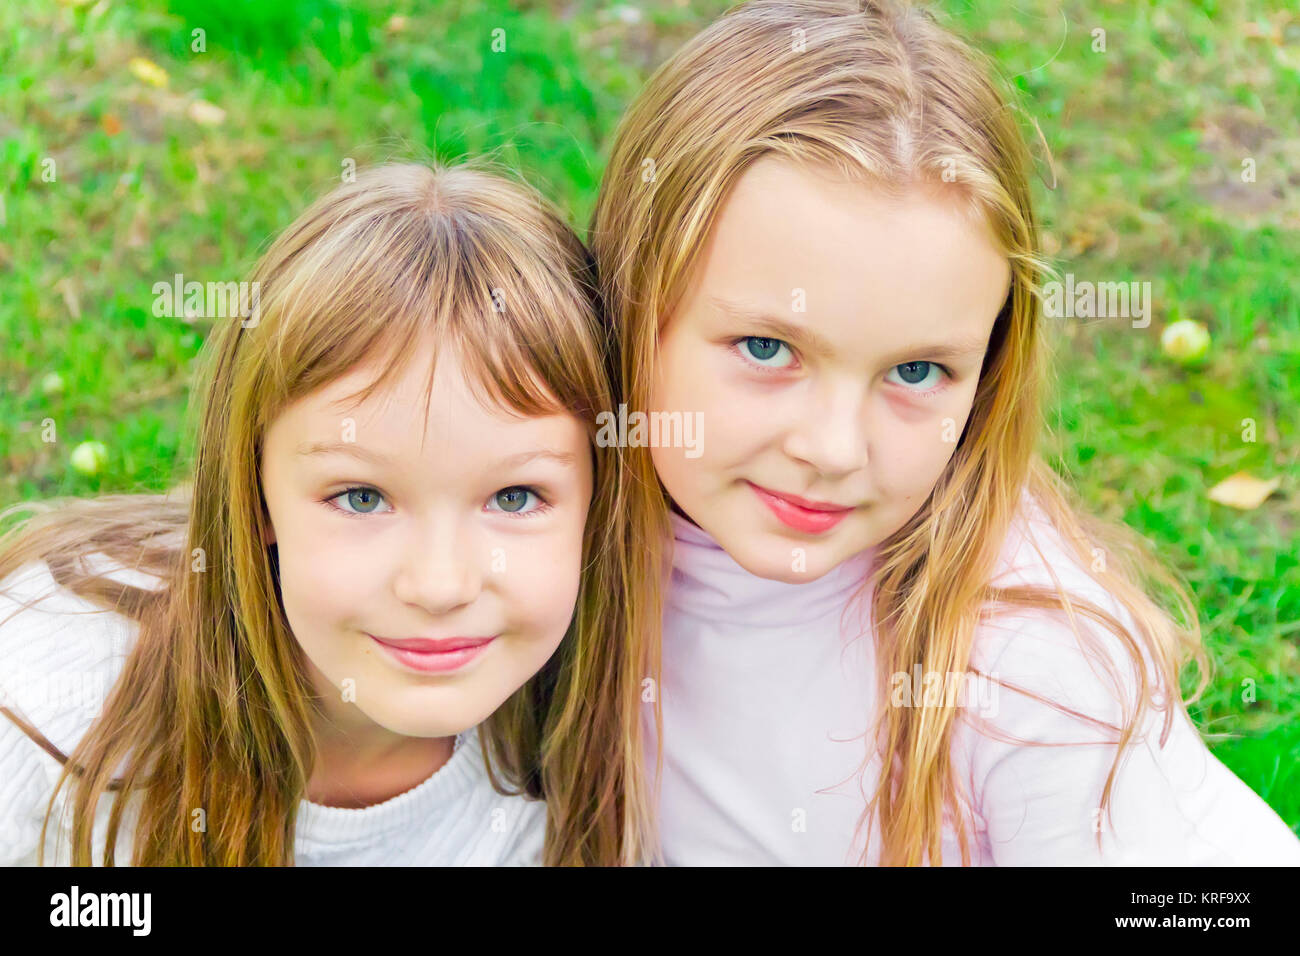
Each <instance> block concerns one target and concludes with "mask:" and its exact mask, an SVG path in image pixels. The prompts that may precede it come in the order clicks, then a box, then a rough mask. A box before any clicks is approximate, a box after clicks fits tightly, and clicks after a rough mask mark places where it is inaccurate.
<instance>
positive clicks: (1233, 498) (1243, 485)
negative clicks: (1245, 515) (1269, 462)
mask: <svg viewBox="0 0 1300 956" xmlns="http://www.w3.org/2000/svg"><path fill="white" fill-rule="evenodd" d="M1280 484H1282V479H1281V478H1270V479H1269V480H1268V481H1261V480H1260V479H1258V478H1253V477H1251V476H1250V475H1248V474H1246V473H1245V472H1244V471H1239V472H1237V473H1236V474H1235V475H1232V476H1231V477H1228V478H1225V479H1223V481H1221V482H1219V483H1218V484H1217V485H1215V486H1214V487H1213V488H1211V489H1210V500H1211V501H1217V502H1218V503H1219V504H1221V505H1227V506H1228V507H1229V508H1240V509H1241V510H1242V511H1252V510H1254V509H1255V508H1258V507H1259V506H1260V505H1262V504H1263V503H1264V499H1265V498H1267V497H1268V496H1269V495H1271V494H1272V493H1273V492H1275V491H1277V487H1278V485H1280Z"/></svg>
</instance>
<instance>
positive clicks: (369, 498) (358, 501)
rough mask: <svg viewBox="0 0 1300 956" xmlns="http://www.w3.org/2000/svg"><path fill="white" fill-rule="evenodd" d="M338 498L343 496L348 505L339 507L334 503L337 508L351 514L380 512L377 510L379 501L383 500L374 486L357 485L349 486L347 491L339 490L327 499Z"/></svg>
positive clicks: (334, 499)
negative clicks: (354, 486)
mask: <svg viewBox="0 0 1300 956" xmlns="http://www.w3.org/2000/svg"><path fill="white" fill-rule="evenodd" d="M340 498H343V499H345V500H346V501H347V504H348V507H347V508H339V506H338V505H335V507H336V508H339V510H340V511H342V512H343V513H344V514H346V515H350V516H351V515H370V514H380V513H381V512H379V511H378V508H379V502H381V501H382V500H383V498H384V496H383V495H381V494H380V493H379V492H378V491H376V490H375V489H374V488H367V487H365V486H359V487H356V488H349V489H348V490H347V491H342V492H339V493H338V494H337V495H335V496H334V497H333V498H331V499H329V500H330V501H331V502H336V501H338V500H339V499H340ZM349 509H354V510H349ZM390 510H391V509H390Z"/></svg>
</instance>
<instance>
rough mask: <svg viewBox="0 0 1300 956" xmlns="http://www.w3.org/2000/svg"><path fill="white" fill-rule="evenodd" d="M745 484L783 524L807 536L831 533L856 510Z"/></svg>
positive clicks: (750, 483)
mask: <svg viewBox="0 0 1300 956" xmlns="http://www.w3.org/2000/svg"><path fill="white" fill-rule="evenodd" d="M745 484H747V485H749V487H751V488H753V489H754V494H756V495H757V496H758V500H759V501H761V502H763V504H765V505H767V507H768V508H769V509H770V510H771V512H772V513H773V514H774V515H776V517H777V518H778V519H779V520H780V521H781V522H782V523H783V524H785V525H788V526H789V527H791V528H794V529H795V530H796V531H802V532H804V533H805V534H821V533H822V532H823V531H829V530H830V529H831V528H833V527H835V526H836V525H837V524H839V523H840V522H841V521H843V520H844V519H845V518H846V517H848V515H849V514H850V513H851V512H852V511H853V510H854V509H853V508H841V507H839V506H838V505H830V504H826V503H825V502H818V501H808V500H807V499H806V498H800V497H798V496H797V495H787V494H783V493H778V492H775V491H769V490H768V489H767V488H763V487H760V486H759V485H756V484H754V483H753V482H752V481H747V482H745Z"/></svg>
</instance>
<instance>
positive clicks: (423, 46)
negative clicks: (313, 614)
mask: <svg viewBox="0 0 1300 956" xmlns="http://www.w3.org/2000/svg"><path fill="white" fill-rule="evenodd" d="M726 6H727V4H726V3H722V2H716V0H699V2H692V3H690V4H689V5H687V4H686V3H677V2H672V0H659V2H654V3H648V2H643V3H636V4H609V3H597V2H592V0H573V2H560V0H555V2H516V3H512V4H506V3H503V2H500V0H475V2H469V0H441V2H437V3H415V2H404V3H403V2H388V3H384V2H378V0H350V2H346V3H344V2H338V0H282V2H272V0H267V2H257V0H229V2H226V3H224V4H221V5H210V4H208V3H206V2H199V0H170V2H167V0H143V2H138V3H131V4H126V3H116V2H111V0H98V2H46V0H9V2H7V3H5V4H3V5H0V156H2V157H3V163H2V164H0V276H2V277H3V278H2V281H0V466H2V467H0V476H2V477H0V506H4V505H8V504H11V503H13V502H16V501H20V500H29V499H38V498H48V497H52V496H57V495H89V494H94V493H97V492H107V491H129V490H151V491H157V490H163V489H165V488H167V487H170V486H171V485H173V484H175V483H176V482H178V481H180V480H181V479H182V478H183V477H184V475H185V472H186V470H187V467H188V466H187V453H188V451H187V444H186V441H185V439H184V438H183V437H182V435H181V434H180V428H181V423H182V414H183V411H184V408H185V405H186V402H187V400H188V398H189V385H190V380H191V374H192V363H193V360H194V357H195V356H196V354H197V353H198V351H199V349H200V347H201V346H202V343H203V339H204V336H205V334H206V332H207V330H208V328H209V327H210V321H211V320H205V319H194V320H187V319H185V318H158V317H155V316H154V315H153V312H152V302H153V294H152V291H151V289H152V286H153V283H155V282H158V281H170V280H171V277H172V276H173V275H174V274H175V273H182V274H184V275H185V277H186V278H187V279H198V280H200V281H208V280H213V281H230V280H238V279H239V278H241V277H243V276H244V275H245V274H246V272H247V270H248V268H249V267H250V266H251V265H252V263H253V262H254V260H255V259H256V258H257V255H258V253H259V252H260V251H261V250H262V249H263V248H264V247H265V245H266V244H267V242H268V241H269V240H270V238H271V237H272V236H273V235H274V234H275V232H276V231H277V230H279V229H280V228H283V227H284V226H285V225H287V224H288V223H289V222H290V221H291V220H292V219H293V218H294V217H295V216H296V215H297V214H298V213H299V212H300V211H301V210H302V209H303V208H304V207H305V205H306V204H307V203H308V202H309V201H311V200H312V199H314V198H315V197H317V196H318V195H320V194H322V193H323V192H325V191H327V190H328V189H329V188H331V187H332V186H333V185H335V184H336V183H337V182H338V181H339V177H340V173H341V170H342V168H343V166H344V164H345V162H346V161H347V160H349V159H350V160H352V161H354V162H355V163H357V164H358V165H365V164H367V163H371V162H376V161H382V160H385V159H389V158H419V157H421V156H437V157H439V158H444V159H454V158H456V157H459V156H462V155H464V154H466V153H480V152H485V151H489V150H494V151H496V152H497V154H498V156H499V157H500V158H501V159H503V160H505V161H506V162H508V163H509V164H511V165H513V166H515V167H516V168H518V169H519V170H521V171H522V172H523V173H524V174H525V175H527V176H528V178H529V179H531V180H532V181H533V182H534V183H535V184H536V185H538V186H539V187H540V188H541V189H542V190H543V191H544V192H546V193H547V194H548V195H550V196H551V197H552V198H554V199H555V200H556V201H557V202H559V203H560V204H561V205H562V206H563V207H564V208H565V209H567V210H568V211H569V213H570V215H571V219H572V221H573V223H574V224H575V226H577V227H578V229H579V231H580V232H582V233H585V225H586V223H587V221H588V219H589V217H590V213H591V209H592V206H593V204H594V201H595V193H596V188H597V186H598V183H599V177H600V171H601V169H602V167H603V163H604V160H605V157H606V155H607V150H608V147H609V143H610V139H611V134H612V132H613V130H614V127H615V124H616V122H617V120H618V118H619V115H620V113H621V112H622V110H623V109H624V107H625V106H626V105H627V103H628V102H629V101H630V99H631V97H632V96H633V95H634V93H635V91H636V90H637V89H638V87H639V85H640V84H641V83H642V82H643V81H644V80H645V78H646V77H648V75H649V73H650V72H651V71H652V69H653V68H654V67H655V66H656V65H657V64H658V63H659V62H661V61H662V60H663V59H664V58H666V57H667V56H668V55H669V54H670V53H671V52H672V51H673V50H674V49H675V48H676V47H677V46H679V45H680V44H681V43H682V42H683V41H684V40H685V39H686V38H687V37H689V36H690V35H691V34H692V33H694V32H695V31H696V30H698V29H699V28H700V27H701V26H702V25H703V24H705V23H707V22H708V21H709V20H711V19H713V18H714V17H715V16H717V15H718V14H719V13H721V12H722V11H723V10H724V9H725V8H726ZM934 9H935V10H936V11H937V12H938V13H939V14H940V16H941V18H942V19H944V20H945V21H946V22H948V23H949V24H950V25H951V26H952V27H953V28H954V29H956V30H957V31H958V32H960V33H961V34H963V35H964V36H966V37H968V38H969V39H971V40H973V41H974V42H975V44H976V45H977V46H978V47H979V48H980V49H982V50H984V51H985V52H987V53H988V54H990V55H991V56H992V57H993V58H994V60H995V61H996V63H997V68H998V70H999V71H1000V72H1001V73H1002V75H1003V77H1004V78H1005V80H1006V81H1007V82H1008V83H1009V84H1010V85H1011V86H1012V87H1013V88H1014V89H1015V90H1016V91H1017V92H1018V95H1019V100H1020V105H1021V107H1022V108H1023V111H1024V116H1025V118H1026V119H1025V126H1026V129H1027V130H1028V132H1029V136H1030V137H1031V138H1032V141H1033V143H1034V148H1035V151H1036V154H1037V156H1038V158H1039V167H1040V169H1039V172H1040V175H1041V178H1042V182H1039V183H1036V184H1035V193H1036V201H1037V203H1038V211H1039V216H1040V222H1041V223H1042V225H1043V228H1044V233H1045V235H1044V245H1045V248H1046V251H1047V252H1048V253H1050V254H1051V255H1052V256H1053V257H1054V261H1055V263H1056V265H1057V267H1058V269H1059V270H1060V271H1061V273H1062V274H1064V273H1066V272H1073V273H1074V274H1075V275H1076V277H1077V278H1079V279H1092V280H1095V281H1128V280H1136V281H1150V282H1151V283H1152V289H1153V294H1154V303H1155V316H1154V321H1152V323H1151V326H1150V327H1149V328H1146V329H1134V328H1132V327H1131V324H1130V322H1129V321H1128V320H1125V319H1121V320H1106V321H1092V322H1085V321H1079V320H1070V321H1067V320H1057V321H1056V322H1054V323H1053V326H1054V327H1053V330H1052V332H1053V336H1054V338H1055V340H1056V342H1057V345H1058V352H1059V359H1060V360H1059V362H1058V367H1057V376H1058V381H1057V383H1056V384H1057V388H1056V393H1055V401H1054V405H1053V410H1052V414H1051V420H1052V423H1053V437H1052V444H1051V448H1050V451H1051V453H1052V455H1053V457H1054V460H1055V462H1056V464H1057V466H1058V468H1059V469H1060V470H1061V471H1063V472H1065V473H1067V474H1069V475H1070V476H1071V477H1072V478H1073V480H1074V482H1075V484H1076V485H1077V486H1078V488H1079V489H1080V491H1081V493H1082V495H1083V497H1084V499H1085V500H1086V502H1087V503H1088V505H1089V507H1091V508H1092V509H1093V510H1095V511H1096V512H1098V513H1100V514H1103V515H1106V516H1109V517H1112V518H1116V519H1120V520H1123V521H1125V522H1127V523H1128V524H1129V525H1130V526H1132V527H1133V528H1135V529H1137V530H1138V531H1139V532H1141V533H1142V534H1144V535H1145V536H1146V537H1147V538H1148V539H1150V540H1151V541H1152V542H1153V543H1154V544H1155V545H1156V547H1157V549H1158V551H1159V553H1160V554H1161V555H1162V557H1163V558H1164V559H1165V560H1167V561H1168V562H1170V563H1171V564H1173V565H1174V566H1176V567H1177V568H1178V570H1179V571H1180V572H1181V573H1182V574H1183V575H1184V576H1185V577H1186V578H1187V579H1188V580H1189V581H1190V583H1191V586H1192V590H1193V593H1194V596H1195V598H1196V599H1197V601H1198V603H1199V606H1200V614H1201V622H1202V625H1203V627H1204V629H1205V638H1206V642H1207V644H1208V646H1209V648H1210V651H1211V654H1212V656H1213V658H1214V660H1215V665H1216V669H1215V673H1214V680H1213V682H1212V684H1211V686H1210V688H1209V690H1208V691H1207V694H1206V696H1205V697H1204V698H1203V699H1202V700H1201V702H1200V703H1199V704H1198V705H1197V706H1196V707H1195V708H1194V710H1193V716H1194V717H1196V718H1197V720H1198V724H1199V725H1200V726H1201V727H1202V728H1203V729H1204V730H1206V731H1208V732H1211V733H1217V734H1226V735H1229V736H1228V737H1226V738H1225V739H1222V740H1220V741H1217V742H1214V743H1212V748H1213V749H1214V751H1215V753H1216V754H1217V755H1218V756H1219V757H1220V759H1222V760H1223V761H1224V762H1225V763H1227V764H1228V766H1230V767H1231V768H1232V769H1233V770H1234V771H1235V772H1236V773H1237V774H1238V775H1239V776H1241V777H1242V778H1243V779H1244V780H1245V781H1246V782H1247V783H1248V784H1249V785H1250V786H1251V787H1252V788H1253V789H1254V790H1255V791H1257V792H1258V793H1260V794H1261V795H1263V796H1264V798H1265V799H1266V800H1268V801H1269V803H1270V804H1271V805H1272V806H1273V807H1274V808H1275V809H1277V811H1278V812H1279V813H1280V814H1281V815H1282V816H1283V818H1284V819H1286V820H1287V822H1288V823H1289V824H1290V825H1291V826H1292V828H1293V829H1296V830H1297V832H1300V653H1298V652H1297V645H1298V644H1300V559H1298V557H1297V553H1298V551H1300V549H1298V548H1297V544H1298V543H1300V522H1298V520H1297V519H1298V518H1300V514H1298V510H1300V509H1298V504H1297V502H1298V501H1300V498H1298V492H1300V487H1298V485H1297V475H1296V467H1295V466H1296V463H1297V458H1298V457H1300V435H1298V434H1297V418H1298V413H1300V279H1298V278H1297V265H1298V263H1300V255H1298V254H1297V253H1298V252H1300V240H1298V238H1297V237H1298V230H1300V128H1298V120H1297V117H1300V6H1297V3H1296V2H1295V0H1285V2H1282V3H1276V2H1273V3H1268V2H1255V3H1251V2H1234V0H1223V2H1216V0H1180V2H1172V0H1171V2H1153V0H1145V2H1143V0H1139V2H1132V3H1130V2H1101V0H1089V2H1067V3H1065V4H1063V5H1062V4H1057V3H1043V2H1037V0H1024V2H1023V3H1020V4H1016V5H1010V4H975V3H970V2H960V0H945V2H940V3H937V4H935V5H934ZM497 29H502V30H504V31H505V38H506V49H505V51H504V52H500V53H497V52H493V51H492V37H493V31H494V30H497ZM196 30H198V31H202V32H201V35H200V34H196V33H195V32H194V31H196ZM1096 30H1104V31H1105V50H1104V51H1102V50H1099V49H1097V46H1098V42H1097V36H1098V35H1097V34H1095V33H1094V31H1096ZM200 36H201V39H202V46H203V49H202V50H201V51H199V50H198V49H197V47H198V45H199V44H198V39H199V38H200ZM140 61H146V62H144V63H141V62H140ZM1035 122H1036V123H1037V126H1038V127H1039V128H1040V129H1041V139H1039V137H1038V134H1037V133H1036V132H1035V131H1034V126H1033V124H1034V123H1035ZM1247 159H1250V160H1253V162H1254V167H1255V181H1254V182H1244V181H1243V180H1242V175H1241V172H1242V168H1243V161H1244V160H1247ZM51 160H52V161H53V163H52V165H51V162H50V161H51ZM51 173H52V174H53V175H52V176H51ZM1053 181H1055V182H1054V188H1048V187H1049V186H1052V185H1053ZM1179 318H1190V319H1195V320H1197V321H1199V322H1201V323H1203V324H1204V325H1205V326H1207V327H1208V329H1209V331H1210V334H1211V335H1212V337H1213V343H1212V346H1211V349H1210V355H1209V360H1208V362H1207V363H1206V364H1205V365H1204V366H1202V367H1200V368H1194V369H1189V368H1185V367H1182V366H1180V365H1178V364H1176V363H1174V362H1172V361H1171V360H1170V359H1168V358H1166V357H1165V356H1164V355H1163V354H1162V352H1161V348H1160V340H1159V336H1160V332H1161V330H1162V329H1163V328H1164V327H1165V326H1166V325H1167V324H1168V323H1170V322H1172V321H1174V320H1176V319H1179ZM47 419H52V420H53V422H54V423H55V426H56V428H57V441H54V442H47V441H43V440H42V423H43V422H45V420H47ZM1247 419H1249V420H1251V421H1253V422H1254V423H1255V436H1254V438H1255V440H1254V441H1248V440H1244V439H1243V432H1244V428H1245V426H1244V424H1243V423H1244V421H1245V420H1247ZM87 440H97V441H101V442H103V443H104V446H105V447H106V449H107V457H106V459H105V461H104V464H103V467H102V468H101V469H100V470H99V471H98V472H97V473H95V474H93V475H87V474H84V473H82V472H80V471H78V470H76V469H74V468H73V467H72V466H71V457H72V450H73V449H74V448H75V447H76V446H77V445H78V444H79V443H81V442H83V441H87ZM1238 471H1247V472H1249V473H1251V474H1252V475H1255V476H1256V477H1259V478H1264V479H1268V478H1279V479H1280V480H1281V486H1280V488H1279V489H1278V491H1277V492H1276V493H1274V494H1273V495H1272V496H1271V497H1270V498H1269V499H1268V500H1266V501H1265V502H1264V504H1263V505H1262V506H1260V507H1258V508H1256V509H1253V510H1234V509H1230V508H1228V507H1225V506H1223V505H1220V504H1217V503H1214V502H1211V501H1210V500H1209V499H1208V498H1207V491H1208V490H1209V489H1210V488H1211V487H1212V486H1214V485H1215V484H1216V483H1217V482H1219V481H1220V480H1222V479H1223V478H1225V477H1226V476H1228V475H1230V474H1233V473H1235V472H1238Z"/></svg>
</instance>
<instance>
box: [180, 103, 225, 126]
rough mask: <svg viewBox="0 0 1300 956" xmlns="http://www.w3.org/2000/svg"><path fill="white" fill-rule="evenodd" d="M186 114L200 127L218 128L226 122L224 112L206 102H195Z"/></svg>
mask: <svg viewBox="0 0 1300 956" xmlns="http://www.w3.org/2000/svg"><path fill="white" fill-rule="evenodd" d="M188 112H189V114H190V119H192V120H194V122H196V123H198V124H199V125H200V126H220V125H221V124H222V123H224V122H225V121H226V111H225V110H223V109H222V108H221V107H220V106H217V105H216V104H214V103H209V102H208V101H207V100H195V101H194V102H193V103H191V104H190V108H189V110H188Z"/></svg>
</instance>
